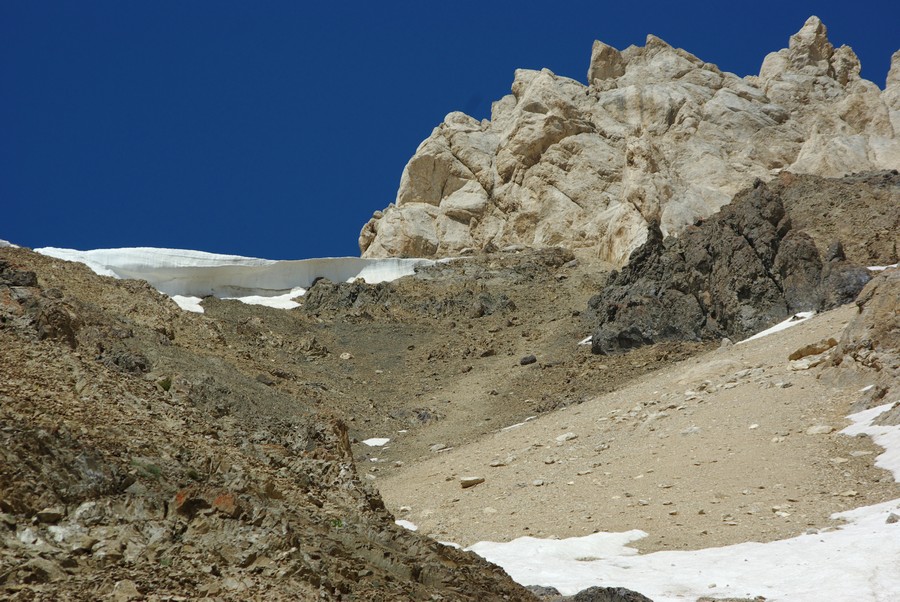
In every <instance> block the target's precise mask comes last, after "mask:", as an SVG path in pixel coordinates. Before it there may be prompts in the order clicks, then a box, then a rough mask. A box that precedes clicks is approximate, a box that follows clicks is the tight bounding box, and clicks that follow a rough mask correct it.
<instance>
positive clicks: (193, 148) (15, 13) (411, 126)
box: [0, 0, 900, 259]
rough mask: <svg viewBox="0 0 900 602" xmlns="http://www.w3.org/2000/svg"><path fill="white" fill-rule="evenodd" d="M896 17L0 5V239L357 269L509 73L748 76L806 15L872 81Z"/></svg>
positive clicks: (871, 7) (883, 4) (749, 9)
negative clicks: (601, 52)
mask: <svg viewBox="0 0 900 602" xmlns="http://www.w3.org/2000/svg"><path fill="white" fill-rule="evenodd" d="M898 7H900V2H896V1H887V0H882V1H869V2H866V1H857V2H846V1H842V2H784V1H783V0H781V1H778V2H769V1H756V2H736V3H731V2H721V3H719V2H716V3H713V2H708V3H690V2H659V3H653V2H649V1H647V0H645V1H643V2H633V1H629V0H617V1H616V2H565V1H557V2H527V1H523V0H519V1H517V2H499V1H494V2H490V1H488V0H481V1H453V2H441V3H436V2H428V1H427V0H419V1H417V2H389V1H382V2H373V1H366V2H344V3H338V2H330V3H310V2H301V1H300V0H296V1H292V2H274V1H272V2H268V1H244V2H230V1H222V0H216V1H199V0H191V1H189V2H184V1H179V2H163V1H158V0H153V1H150V0H147V1H144V2H127V1H123V0H116V1H111V2H97V1H89V0H85V1H79V2H40V1H37V0H34V1H14V0H0V238H2V239H7V240H11V241H13V242H16V243H18V244H21V245H25V246H30V247H38V246H61V247H73V248H79V249H90V248H101V247H116V246H159V247H177V248H190V249H198V250H204V251H211V252H219V253H234V254H240V255H251V256H256V257H267V258H273V259H290V258H304V257H317V256H329V255H357V254H358V253H359V251H358V247H357V243H356V240H357V236H358V234H359V229H360V228H361V226H362V225H363V224H364V223H365V221H366V220H367V219H368V218H369V217H370V216H371V214H372V212H373V211H374V210H376V209H381V208H383V207H385V206H386V205H387V204H388V203H389V202H391V201H393V200H394V197H395V195H396V190H397V185H398V182H399V179H400V173H401V171H402V169H403V166H404V165H405V163H406V161H407V160H408V159H409V157H410V156H411V155H412V153H413V152H414V151H415V149H416V147H417V146H418V144H419V142H421V141H422V140H423V139H424V138H425V137H426V136H428V134H429V133H430V132H431V130H432V128H434V127H435V126H436V125H437V124H438V123H440V121H441V120H442V119H443V117H444V115H446V114H447V113H448V112H450V111H454V110H464V111H466V112H468V113H470V114H472V115H474V116H476V117H479V118H481V117H487V116H488V115H489V112H490V103H491V101H493V100H496V99H498V98H500V97H501V96H502V95H504V94H506V93H508V91H509V86H510V84H511V82H512V77H513V71H514V70H515V69H516V68H519V67H526V68H536V69H537V68H541V67H548V68H550V69H551V70H553V71H554V72H556V73H557V74H560V75H565V76H568V77H573V78H576V79H578V80H580V81H584V79H585V73H586V71H587V66H588V61H589V59H590V50H591V44H592V42H593V40H595V39H601V40H603V41H605V42H607V43H609V44H611V45H613V46H615V47H617V48H620V49H621V48H625V47H626V46H628V45H629V44H639V45H643V43H644V39H645V37H646V34H647V33H654V34H655V35H658V36H659V37H661V38H663V39H664V40H666V41H667V42H669V43H670V44H672V45H674V46H680V47H682V48H685V49H686V50H688V51H690V52H692V53H694V54H695V55H697V56H699V57H700V58H702V59H704V60H706V61H709V62H713V63H716V64H717V65H718V66H719V67H720V68H722V69H725V70H728V71H732V72H735V73H737V74H739V75H747V74H751V73H756V72H758V70H759V65H760V64H761V62H762V59H763V57H764V56H765V55H766V53H767V52H770V51H773V50H777V49H779V48H782V47H784V46H786V45H787V40H788V37H789V36H790V35H791V34H792V33H794V32H795V31H797V30H798V29H799V28H800V27H801V26H802V24H803V22H804V21H805V20H806V18H807V17H808V16H809V15H811V14H817V15H818V16H819V17H821V18H822V20H823V21H824V22H825V24H826V25H827V26H828V28H829V37H830V39H831V41H832V43H834V44H835V45H836V46H837V45H840V44H848V45H850V46H852V47H853V49H854V50H855V51H856V52H857V54H858V55H859V56H860V59H861V60H862V65H863V76H864V77H866V78H868V79H871V80H873V81H875V82H876V83H877V84H878V85H879V86H881V87H883V86H884V79H885V75H886V73H887V70H888V65H889V63H890V56H891V53H892V52H893V51H895V50H897V49H898V48H900V33H898V32H900V25H898V24H900V8H898Z"/></svg>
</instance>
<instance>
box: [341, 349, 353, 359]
mask: <svg viewBox="0 0 900 602" xmlns="http://www.w3.org/2000/svg"><path fill="white" fill-rule="evenodd" d="M341 359H342V360H352V359H353V354H352V353H350V352H349V351H345V352H343V353H342V354H341Z"/></svg>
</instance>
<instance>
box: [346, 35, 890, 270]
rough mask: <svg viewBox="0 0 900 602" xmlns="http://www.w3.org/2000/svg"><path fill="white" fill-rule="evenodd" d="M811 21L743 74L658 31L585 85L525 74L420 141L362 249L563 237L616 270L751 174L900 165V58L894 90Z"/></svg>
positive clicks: (610, 54) (445, 250) (555, 241)
mask: <svg viewBox="0 0 900 602" xmlns="http://www.w3.org/2000/svg"><path fill="white" fill-rule="evenodd" d="M859 68H860V67H859V60H858V59H857V57H856V55H855V54H854V53H853V51H852V50H851V49H850V48H849V47H847V46H842V47H840V48H837V49H835V48H834V47H833V46H832V44H831V43H830V42H829V41H828V38H827V35H826V29H825V26H824V25H823V24H822V22H821V21H820V20H819V19H818V18H816V17H810V19H809V20H808V21H807V22H806V24H805V25H804V26H803V28H802V29H801V30H800V31H799V32H798V33H797V34H795V35H794V36H792V37H791V39H790V42H789V46H788V48H786V49H783V50H780V51H778V52H774V53H771V54H769V55H768V56H767V57H766V58H765V60H764V61H763V64H762V68H761V70H760V74H759V76H748V77H745V78H740V77H737V76H736V75H734V74H731V73H726V72H722V71H720V70H719V69H718V68H717V67H716V66H715V65H713V64H711V63H706V62H704V61H702V60H701V59H699V58H697V57H695V56H693V55H692V54H690V53H688V52H686V51H684V50H681V49H678V48H673V47H671V46H669V45H668V44H666V43H665V42H664V41H662V40H660V39H659V38H656V37H655V36H648V38H647V42H646V45H645V46H643V47H636V46H632V47H629V48H627V49H625V50H623V51H621V52H620V51H619V50H616V49H615V48H613V47H611V46H608V45H606V44H603V43H602V42H596V43H595V44H594V47H593V50H592V53H591V62H590V66H589V69H588V79H589V84H588V85H584V84H582V83H580V82H577V81H575V80H572V79H568V78H565V77H559V76H557V75H554V74H553V73H552V72H550V71H548V70H546V69H544V70H542V71H531V70H518V71H516V73H515V79H514V81H513V84H512V93H511V94H509V95H507V96H504V97H503V98H501V99H500V100H498V101H496V102H495V103H494V104H493V107H492V114H491V119H490V120H484V121H481V122H479V121H477V120H475V119H473V118H471V117H469V116H467V115H464V114H462V113H451V114H449V115H448V116H447V117H446V118H445V120H444V122H443V123H442V124H440V125H439V126H438V127H437V128H435V130H434V131H433V132H432V134H431V136H429V137H428V138H427V139H426V140H425V141H424V142H423V143H422V144H421V145H420V146H419V148H418V150H417V151H416V153H415V155H414V156H413V157H412V159H410V161H409V163H408V164H407V166H406V168H405V169H404V171H403V175H402V177H401V181H400V189H399V191H398V193H397V199H396V202H395V203H392V204H391V205H390V206H388V207H387V209H385V210H384V211H378V212H376V213H375V215H374V216H373V218H372V219H371V220H369V222H368V223H367V224H366V225H365V226H364V227H363V229H362V232H361V234H360V238H359V245H360V250H361V252H362V255H363V257H389V256H448V255H456V254H459V253H460V252H461V251H463V250H465V249H467V248H472V249H480V248H484V247H486V246H496V247H500V248H502V247H504V246H508V245H514V244H521V245H526V246H534V247H544V246H556V245H563V246H567V247H570V248H572V249H575V250H578V251H581V252H585V253H588V254H590V255H594V256H596V257H599V258H600V259H603V260H605V261H609V262H611V263H614V264H617V265H623V264H624V263H625V261H626V260H627V259H628V256H629V255H630V253H631V252H632V251H633V250H634V249H636V248H637V247H638V246H640V245H641V244H642V243H643V242H644V241H645V240H646V239H647V226H648V224H649V223H651V222H653V223H658V224H659V226H660V229H661V231H662V233H663V234H664V235H667V234H677V233H679V232H681V231H682V230H683V229H684V228H685V227H686V226H687V225H689V224H692V223H693V222H695V221H696V220H697V219H701V218H704V217H707V216H709V215H711V214H712V213H714V212H715V211H717V210H718V209H719V208H720V207H722V206H723V205H725V204H726V203H728V202H729V200H730V199H731V197H732V196H733V195H734V194H735V193H736V192H737V191H738V190H740V189H742V188H744V187H746V186H748V185H749V184H750V183H751V182H753V181H754V179H756V178H759V179H762V180H764V181H768V180H769V179H771V178H772V177H773V176H774V175H775V174H777V173H779V172H781V171H782V170H788V171H791V172H794V173H807V174H815V175H822V176H842V175H844V174H846V173H850V172H859V171H871V170H878V169H892V168H896V167H897V165H900V139H898V136H897V133H896V132H897V131H900V51H898V53H896V54H894V56H893V58H892V63H891V70H890V73H889V74H888V79H887V88H886V89H885V90H884V91H882V90H880V89H879V88H878V86H876V85H875V84H874V83H872V82H869V81H866V80H863V79H861V78H860V76H859Z"/></svg>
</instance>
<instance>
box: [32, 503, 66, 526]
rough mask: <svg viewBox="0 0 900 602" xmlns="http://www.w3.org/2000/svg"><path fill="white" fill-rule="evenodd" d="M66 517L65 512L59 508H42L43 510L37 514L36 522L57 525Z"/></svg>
mask: <svg viewBox="0 0 900 602" xmlns="http://www.w3.org/2000/svg"><path fill="white" fill-rule="evenodd" d="M65 515H66V512H65V510H63V509H62V508H60V507H59V506H51V507H50V508H44V509H43V510H41V511H39V512H38V513H37V515H36V516H37V519H38V521H40V522H42V523H50V524H53V523H58V522H59V521H60V520H62V518H63V517H64V516H65Z"/></svg>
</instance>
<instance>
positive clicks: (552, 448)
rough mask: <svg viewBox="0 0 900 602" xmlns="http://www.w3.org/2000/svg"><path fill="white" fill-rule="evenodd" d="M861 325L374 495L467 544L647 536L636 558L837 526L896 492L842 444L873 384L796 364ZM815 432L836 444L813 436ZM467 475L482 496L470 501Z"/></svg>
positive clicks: (563, 419) (529, 432) (832, 324)
mask: <svg viewBox="0 0 900 602" xmlns="http://www.w3.org/2000/svg"><path fill="white" fill-rule="evenodd" d="M854 311H855V307H853V306H845V307H843V308H840V309H838V310H835V311H832V312H828V313H825V314H821V315H819V316H816V317H814V318H812V319H811V320H809V321H807V322H804V323H802V324H799V325H797V326H795V327H793V328H790V329H788V330H786V331H783V332H780V333H777V334H773V335H770V336H768V337H764V338H762V339H758V340H755V341H749V342H747V343H743V344H739V345H735V346H732V347H727V348H722V349H718V350H715V351H712V352H709V353H706V354H703V355H700V356H697V357H694V358H692V359H689V360H685V361H683V362H679V363H676V364H671V365H668V366H665V367H663V368H662V369H661V370H659V371H658V372H655V373H653V374H652V375H651V376H650V377H647V378H643V379H641V380H640V381H638V382H633V383H632V384H630V385H629V386H626V387H624V388H622V389H619V390H617V391H615V392H612V393H608V394H604V395H600V396H598V397H596V398H594V399H592V400H590V401H588V402H586V403H583V404H581V405H578V406H572V407H569V408H563V409H561V410H558V411H556V412H553V413H550V414H548V415H545V416H542V417H540V418H538V419H535V420H533V421H529V422H527V423H526V424H524V425H523V426H520V427H518V428H512V429H508V430H501V431H498V432H495V433H493V434H490V435H487V436H485V437H483V438H482V439H480V440H478V441H476V442H474V443H471V444H469V445H465V446H463V447H459V448H457V449H453V450H449V451H447V452H442V453H439V454H434V455H432V456H431V457H429V458H427V459H425V460H424V461H420V462H413V463H407V464H406V465H404V466H403V467H401V468H399V469H395V470H394V471H392V472H391V473H390V474H389V475H388V476H385V477H384V478H379V479H378V480H377V481H376V484H377V486H378V488H379V489H380V491H381V494H382V495H383V496H384V499H385V501H386V502H387V504H388V506H389V508H390V509H392V510H394V511H395V513H396V514H397V516H398V517H401V518H406V519H408V520H410V521H412V522H413V523H415V524H417V525H418V526H419V527H420V529H421V530H422V531H423V532H425V533H428V534H431V535H432V536H433V537H436V538H438V539H440V540H450V541H455V542H458V543H461V544H464V545H468V544H471V543H474V542H476V541H479V540H493V541H506V540H509V539H512V538H515V537H519V536H522V535H534V536H541V537H554V536H556V537H571V536H578V535H585V534H588V533H592V532H596V531H625V530H629V529H634V528H639V529H642V530H644V531H647V532H648V533H649V537H647V538H645V539H644V540H642V541H640V542H638V544H637V547H639V548H640V549H641V550H642V551H653V550H661V549H698V548H704V547H710V546H716V545H724V544H730V543H737V542H742V541H770V540H774V539H779V538H784V537H789V536H793V535H797V534H800V533H803V532H805V531H807V530H808V529H811V528H825V527H828V526H829V525H833V524H834V523H833V521H831V520H830V519H829V515H831V514H832V513H834V512H837V511H841V510H846V509H850V508H855V507H858V506H862V505H868V504H874V503H877V502H880V501H884V500H887V499H891V498H893V497H897V496H898V494H900V487H898V485H897V484H896V483H894V481H893V479H892V478H891V476H890V475H889V474H888V473H886V472H884V471H882V470H879V469H875V468H873V467H872V459H873V457H874V455H875V452H876V451H877V450H879V449H880V448H877V447H876V446H874V445H873V444H872V443H871V441H870V440H869V439H868V438H865V437H856V438H851V437H847V436H844V435H839V434H837V431H839V430H840V429H841V428H842V427H844V426H846V425H847V421H846V419H845V418H844V417H845V416H846V415H847V414H848V413H849V412H850V409H849V408H850V405H851V404H852V403H853V402H854V401H856V400H858V399H859V398H860V397H861V396H862V395H863V394H862V393H860V392H859V389H860V388H861V387H862V386H864V385H866V384H867V383H865V382H852V383H842V384H841V385H840V386H836V385H833V383H831V384H830V383H828V382H826V381H827V380H829V379H827V378H820V377H821V376H822V372H821V371H820V369H819V368H815V367H814V368H811V369H806V370H795V369H792V364H791V362H790V361H789V360H788V355H789V354H790V353H791V352H792V351H794V350H795V349H797V348H799V347H802V346H804V345H806V344H809V343H814V342H817V341H820V340H822V339H825V338H828V337H835V338H837V337H838V336H839V333H840V331H841V330H842V329H843V327H844V326H845V325H846V323H847V322H848V320H849V319H850V318H851V317H852V315H853V312H854ZM794 367H796V366H794ZM816 426H830V427H832V428H833V429H834V431H833V432H831V433H825V434H808V433H807V431H808V429H810V428H811V427H816ZM820 430H827V429H820ZM566 433H573V434H574V435H575V438H571V439H568V440H566V437H565V434H566ZM491 464H495V465H496V464H501V465H500V466H491ZM466 475H474V476H480V477H484V478H485V482H484V483H482V484H480V485H477V486H475V487H472V488H468V489H462V488H461V485H460V481H459V478H460V477H462V476H466ZM538 483H540V484H538Z"/></svg>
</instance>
